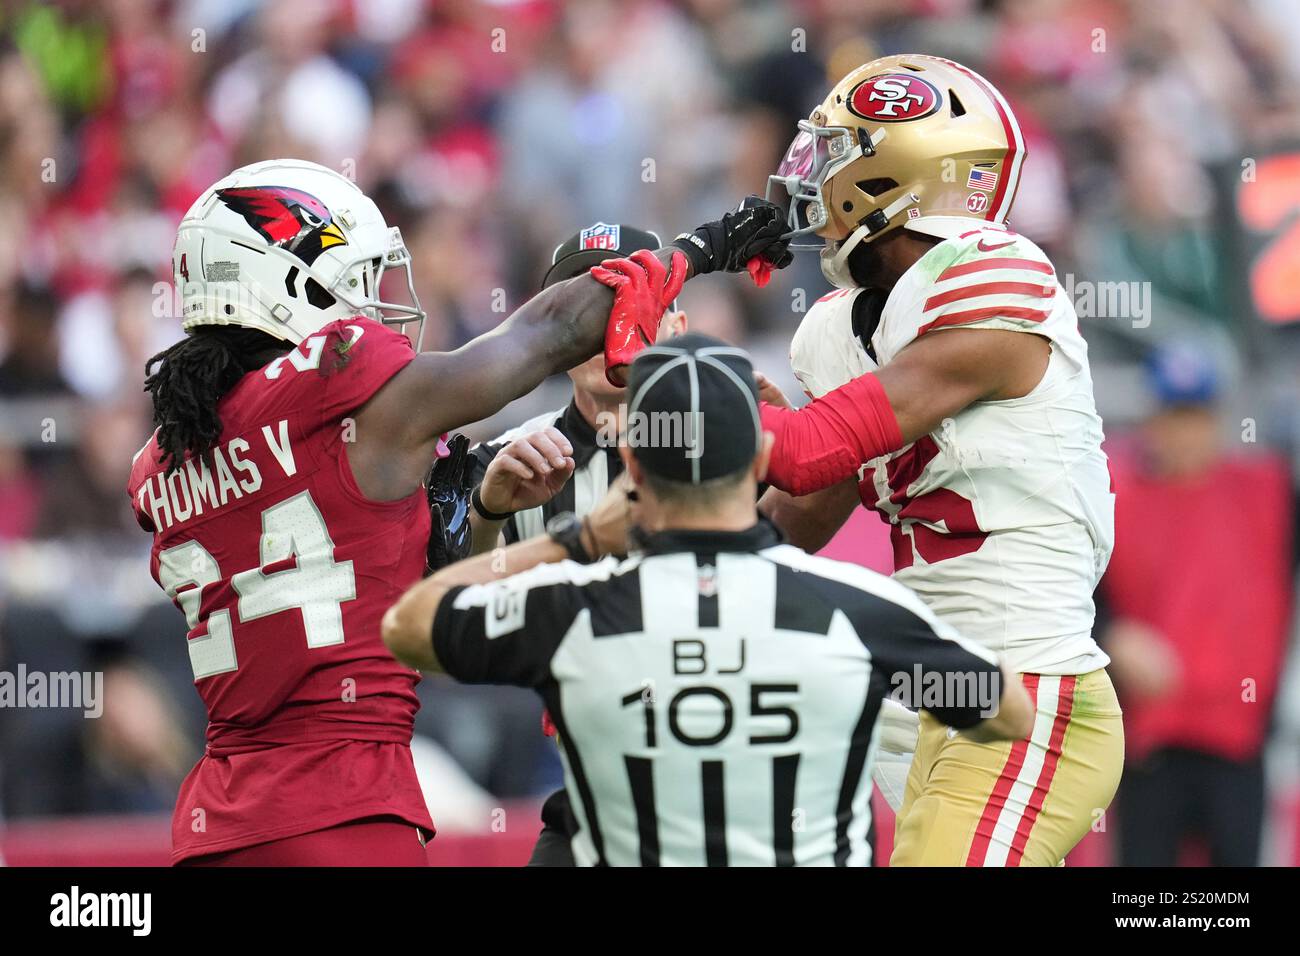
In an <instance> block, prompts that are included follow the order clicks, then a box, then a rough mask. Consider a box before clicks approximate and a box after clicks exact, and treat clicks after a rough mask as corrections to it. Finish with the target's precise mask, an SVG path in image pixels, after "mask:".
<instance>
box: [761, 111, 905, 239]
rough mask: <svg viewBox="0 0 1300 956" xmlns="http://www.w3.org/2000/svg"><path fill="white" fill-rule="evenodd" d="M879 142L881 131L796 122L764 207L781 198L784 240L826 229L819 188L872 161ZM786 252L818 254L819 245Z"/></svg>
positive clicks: (769, 180) (770, 178)
mask: <svg viewBox="0 0 1300 956" xmlns="http://www.w3.org/2000/svg"><path fill="white" fill-rule="evenodd" d="M884 138H885V130H884V129H880V130H877V131H876V133H875V134H870V133H868V132H867V131H866V129H864V128H863V127H861V126H859V127H856V128H850V127H846V126H818V125H816V124H814V123H813V121H812V120H806V119H805V120H800V121H799V132H798V133H796V134H795V137H794V140H793V141H792V142H791V143H790V147H789V149H787V150H786V151H785V157H784V158H783V159H782V160H781V165H780V166H778V167H777V171H776V172H775V173H774V174H773V175H771V176H768V177H767V192H766V198H767V199H768V201H769V202H777V201H778V200H779V198H780V193H781V192H784V193H785V197H786V199H787V206H786V219H787V223H788V225H789V226H790V232H788V233H787V235H788V236H792V237H798V236H808V235H811V234H814V233H817V232H819V231H820V230H823V229H825V228H826V226H827V224H828V223H829V222H830V215H829V214H828V212H827V208H826V197H825V195H824V194H823V186H824V185H825V184H826V183H827V182H829V181H830V179H831V177H832V176H834V175H835V174H836V173H837V172H839V171H840V170H841V169H843V168H844V167H846V166H848V165H850V164H852V163H854V162H856V161H857V160H859V159H863V158H865V157H868V156H874V155H875V153H876V145H877V144H878V143H880V142H881V141H882V140H883V139H884ZM774 193H775V194H776V196H777V198H776V199H774V198H773V194H774ZM790 248H791V249H820V248H821V244H820V243H815V242H792V243H791V244H790Z"/></svg>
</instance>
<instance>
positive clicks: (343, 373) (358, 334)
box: [298, 318, 415, 417]
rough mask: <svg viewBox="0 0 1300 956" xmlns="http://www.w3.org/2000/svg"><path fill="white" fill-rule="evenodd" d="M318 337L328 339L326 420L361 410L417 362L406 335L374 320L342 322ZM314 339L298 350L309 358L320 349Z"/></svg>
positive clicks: (324, 352)
mask: <svg viewBox="0 0 1300 956" xmlns="http://www.w3.org/2000/svg"><path fill="white" fill-rule="evenodd" d="M317 335H318V336H319V335H323V336H324V338H325V341H324V343H323V346H321V358H320V364H319V373H320V375H321V377H322V379H323V384H324V390H323V391H324V394H323V396H322V409H321V410H322V412H323V413H324V414H325V416H326V417H334V416H337V415H343V414H346V413H347V412H350V411H353V410H354V409H357V408H360V407H361V406H362V405H364V404H365V403H366V402H368V401H369V400H370V399H371V397H372V396H373V395H374V394H375V393H376V392H377V391H379V390H380V389H381V388H383V387H384V385H386V384H387V383H388V380H389V379H391V378H392V377H393V376H394V375H396V374H397V373H398V372H400V371H401V370H402V369H403V368H405V367H406V365H407V363H408V362H410V361H411V359H413V358H415V349H413V348H412V347H411V342H410V340H409V339H408V338H407V337H406V336H405V335H402V334H401V333H400V332H398V331H397V330H395V329H391V328H389V327H388V326H386V325H384V324H383V323H382V322H375V321H374V320H372V319H363V318H352V319H340V320H339V321H337V322H332V323H330V324H329V325H327V326H325V328H323V329H321V331H320V332H318V333H317ZM313 338H316V336H309V337H308V338H307V339H306V340H305V341H304V342H303V343H302V344H301V345H299V346H298V351H299V352H303V353H304V356H305V357H307V358H310V351H311V350H312V349H314V348H316V347H317V346H315V345H314V344H312V339H313Z"/></svg>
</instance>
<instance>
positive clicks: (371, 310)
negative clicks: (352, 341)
mask: <svg viewBox="0 0 1300 956" xmlns="http://www.w3.org/2000/svg"><path fill="white" fill-rule="evenodd" d="M389 269H401V270H403V272H405V274H406V292H407V295H408V296H410V300H411V302H410V305H402V304H401V303H398V302H385V301H384V300H383V299H381V298H380V296H379V290H380V284H381V283H382V282H383V278H384V273H385V272H387V271H388V270H389ZM328 288H329V292H330V294H331V295H333V296H334V297H335V298H337V299H339V300H340V301H341V302H343V303H344V304H345V305H347V306H348V308H350V309H352V310H353V311H354V312H356V313H357V314H358V315H364V316H366V317H367V318H370V319H374V320H375V321H376V322H382V323H384V325H391V326H396V327H397V328H398V331H400V332H401V333H402V334H403V335H406V336H407V337H408V338H410V339H411V341H412V342H414V343H415V350H416V351H417V352H418V351H420V350H421V348H422V347H423V345H424V320H425V318H426V314H425V311H424V309H422V308H420V298H419V296H418V295H416V292H415V273H414V272H413V271H412V268H411V253H410V250H408V249H407V248H406V243H405V242H403V241H402V232H401V230H400V229H398V228H397V227H396V226H390V227H389V229H388V249H387V251H386V252H385V253H384V255H383V256H366V255H365V254H364V253H362V254H360V255H358V256H357V257H356V258H355V259H352V260H350V261H349V262H348V263H347V264H346V265H345V266H344V267H343V268H342V269H341V270H340V271H339V273H338V277H337V278H336V279H335V280H334V282H333V283H332V284H331V285H330V286H329V287H328ZM358 293H360V294H358ZM412 322H414V323H416V329H415V335H414V336H412V335H410V334H409V333H407V331H406V326H407V325H408V324H410V323H412Z"/></svg>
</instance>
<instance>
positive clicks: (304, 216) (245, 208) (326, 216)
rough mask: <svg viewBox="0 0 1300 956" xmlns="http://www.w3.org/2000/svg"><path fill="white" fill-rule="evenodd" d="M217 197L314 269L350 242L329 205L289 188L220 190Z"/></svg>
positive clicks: (253, 187)
mask: <svg viewBox="0 0 1300 956" xmlns="http://www.w3.org/2000/svg"><path fill="white" fill-rule="evenodd" d="M217 197H218V198H219V199H220V200H221V201H222V202H223V203H225V204H226V205H227V206H228V207H229V208H231V209H233V210H234V211H235V212H237V213H239V214H240V215H241V216H243V217H244V221H245V222H247V223H248V224H249V225H250V226H252V227H253V228H254V229H256V230H257V231H258V233H259V234H260V235H261V236H262V238H263V239H265V240H266V241H267V242H268V243H269V244H270V245H273V246H279V247H280V248H282V249H284V250H285V251H287V252H292V253H293V254H294V255H295V256H297V257H298V258H299V259H301V260H302V261H303V262H305V263H307V265H311V264H312V263H313V262H315V261H316V258H317V257H318V256H319V255H320V254H321V253H322V252H324V251H325V250H326V249H329V248H332V247H333V246H342V245H347V239H345V238H344V236H343V233H342V232H341V231H340V230H339V227H338V226H336V225H334V217H333V216H332V215H330V211H329V210H328V209H326V208H325V204H324V203H323V202H321V201H320V200H319V199H317V198H316V197H315V196H313V195H311V194H310V193H307V192H303V191H302V190H301V189H293V188H291V187H289V186H248V187H243V188H240V187H235V188H231V189H219V190H217Z"/></svg>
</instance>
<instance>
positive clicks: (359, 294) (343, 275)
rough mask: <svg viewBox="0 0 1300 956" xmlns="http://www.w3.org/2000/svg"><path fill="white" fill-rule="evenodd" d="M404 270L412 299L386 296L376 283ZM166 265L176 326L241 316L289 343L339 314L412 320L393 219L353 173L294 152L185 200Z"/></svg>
mask: <svg viewBox="0 0 1300 956" xmlns="http://www.w3.org/2000/svg"><path fill="white" fill-rule="evenodd" d="M399 267H400V268H403V269H405V270H406V287H407V291H408V293H409V295H410V298H411V304H410V305H399V304H397V303H393V302H384V301H382V300H381V299H380V297H379V282H380V279H382V278H383V275H384V272H385V271H386V270H388V269H393V268H399ZM172 272H173V278H174V280H175V282H176V286H177V288H179V289H180V290H181V326H182V328H184V329H185V330H186V331H189V330H191V329H194V328H196V327H198V326H203V325H239V326H243V327H245V328H250V329H257V330H259V331H261V332H265V333H267V334H268V335H273V336H275V337H276V338H280V339H284V340H286V341H288V342H292V343H294V344H295V345H296V344H298V343H299V342H301V341H302V340H303V339H305V338H306V337H307V336H309V335H311V334H312V333H313V332H315V331H316V330H318V329H319V328H321V327H322V326H324V325H326V324H328V323H330V322H332V321H334V320H335V319H344V318H350V317H352V316H354V315H364V316H367V317H369V318H372V319H375V320H377V321H380V322H384V323H385V324H388V325H397V326H401V329H402V331H403V332H404V333H405V331H406V325H407V324H408V323H411V322H414V323H416V325H417V328H416V330H415V335H414V336H412V341H413V342H415V347H416V349H417V351H418V350H419V348H420V345H421V342H422V338H423V332H424V311H423V310H422V309H421V308H420V303H419V300H418V299H417V298H416V295H415V280H414V276H413V275H412V273H411V255H410V253H409V252H407V249H406V245H405V244H404V243H403V242H402V235H401V233H400V232H399V231H398V229H397V227H395V226H394V227H392V228H389V226H388V224H387V223H386V222H384V217H383V215H382V214H381V213H380V212H379V207H378V206H376V205H375V204H374V202H373V201H372V200H371V199H370V198H369V197H368V196H366V194H365V193H363V192H362V191H361V190H360V189H358V188H357V186H356V184H355V183H353V182H352V181H351V180H349V179H347V178H345V177H343V176H340V175H339V174H338V173H336V172H334V171H333V170H332V169H327V168H326V167H324V166H318V165H317V164H315V163H309V162H305V161H304V160H300V159H273V160H268V161H266V162H261V163H254V164H252V165H251V166H244V167H241V168H240V169H236V170H235V171H234V172H233V173H231V174H230V175H229V176H227V177H226V178H225V179H222V180H221V181H220V182H218V183H216V184H215V185H213V186H211V187H210V188H209V189H208V190H207V191H206V192H204V193H203V195H202V196H200V197H199V198H198V199H197V200H196V201H195V203H194V205H193V206H191V207H190V210H189V212H187V213H186V214H185V218H184V219H182V220H181V225H180V229H179V230H178V231H177V233H176V246H175V250H174V253H173V256H172Z"/></svg>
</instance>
